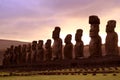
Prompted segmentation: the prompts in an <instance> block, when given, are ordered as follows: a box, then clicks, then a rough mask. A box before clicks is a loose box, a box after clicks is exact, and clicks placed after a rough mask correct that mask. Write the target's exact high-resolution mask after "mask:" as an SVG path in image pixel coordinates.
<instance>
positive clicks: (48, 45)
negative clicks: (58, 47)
mask: <svg viewBox="0 0 120 80" xmlns="http://www.w3.org/2000/svg"><path fill="white" fill-rule="evenodd" d="M51 59H52V47H51V40H50V39H48V40H47V42H46V43H45V60H46V61H50V60H51Z"/></svg>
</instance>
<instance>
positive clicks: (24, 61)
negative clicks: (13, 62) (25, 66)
mask: <svg viewBox="0 0 120 80" xmlns="http://www.w3.org/2000/svg"><path fill="white" fill-rule="evenodd" d="M26 54H27V45H26V44H24V45H23V46H22V54H21V55H22V63H26Z"/></svg>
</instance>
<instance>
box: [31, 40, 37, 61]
mask: <svg viewBox="0 0 120 80" xmlns="http://www.w3.org/2000/svg"><path fill="white" fill-rule="evenodd" d="M36 54H37V41H33V42H32V53H31V62H32V63H34V62H36Z"/></svg>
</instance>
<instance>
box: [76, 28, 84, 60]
mask: <svg viewBox="0 0 120 80" xmlns="http://www.w3.org/2000/svg"><path fill="white" fill-rule="evenodd" d="M82 33H83V30H82V29H78V30H77V31H76V34H75V41H76V44H75V47H74V53H75V59H79V58H80V57H83V56H84V55H83V49H84V43H83V41H82V40H81V37H82Z"/></svg>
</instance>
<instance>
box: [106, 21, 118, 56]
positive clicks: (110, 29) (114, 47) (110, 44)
mask: <svg viewBox="0 0 120 80" xmlns="http://www.w3.org/2000/svg"><path fill="white" fill-rule="evenodd" d="M115 27H116V21H115V20H109V21H108V22H107V25H106V32H107V36H106V42H105V50H106V54H107V56H114V55H118V54H119V49H118V35H117V33H116V32H115V31H114V29H115Z"/></svg>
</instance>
